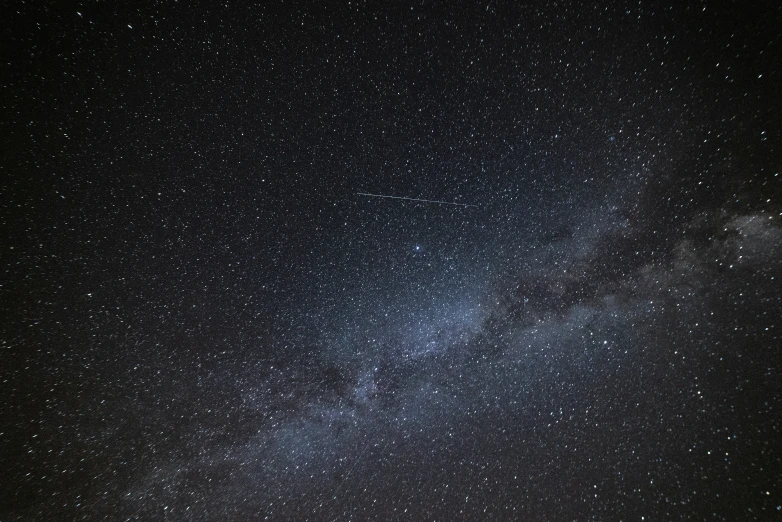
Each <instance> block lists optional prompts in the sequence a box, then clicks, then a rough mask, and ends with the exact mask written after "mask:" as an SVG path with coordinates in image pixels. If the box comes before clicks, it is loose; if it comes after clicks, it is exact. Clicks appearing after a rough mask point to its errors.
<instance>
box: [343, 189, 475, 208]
mask: <svg viewBox="0 0 782 522" xmlns="http://www.w3.org/2000/svg"><path fill="white" fill-rule="evenodd" d="M356 194H358V195H359V196H369V197H373V198H388V199H404V200H407V201H420V202H422V203H436V204H438V205H455V206H457V207H475V208H478V205H469V204H467V203H454V202H452V201H437V200H436V199H419V198H405V197H402V196H386V195H384V194H368V193H366V192H356Z"/></svg>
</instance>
